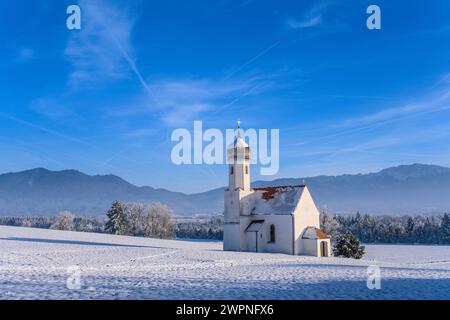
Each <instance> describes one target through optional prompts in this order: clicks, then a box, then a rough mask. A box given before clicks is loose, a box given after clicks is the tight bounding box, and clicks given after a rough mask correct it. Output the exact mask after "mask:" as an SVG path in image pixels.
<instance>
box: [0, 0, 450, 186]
mask: <svg viewBox="0 0 450 320" xmlns="http://www.w3.org/2000/svg"><path fill="white" fill-rule="evenodd" d="M70 4H78V5H80V7H81V10H82V29H81V31H69V30H68V29H67V28H66V25H65V20H66V17H67V16H66V13H65V11H66V8H67V6H68V5H70ZM370 4H377V5H379V6H380V8H381V12H382V29H381V30H375V31H370V30H368V29H367V28H366V19H367V16H368V15H367V14H366V8H367V7H368V5H370ZM0 12H1V13H0V15H1V16H0V17H1V18H0V21H1V23H2V28H0V39H1V43H2V50H1V52H0V59H1V61H2V62H1V64H0V85H1V88H2V89H1V90H0V101H1V107H0V154H1V155H2V156H1V157H0V172H10V171H19V170H25V169H30V168H34V167H45V168H48V169H52V170H61V169H77V170H80V171H83V172H85V173H88V174H106V173H112V174H116V175H119V176H121V177H123V178H124V179H126V180H128V181H129V182H131V183H134V184H137V185H150V186H154V187H163V188H167V189H170V190H177V191H183V192H188V193H192V192H198V191H204V190H208V189H210V188H213V187H218V186H221V185H224V184H225V183H226V181H227V180H226V170H225V166H224V165H212V166H206V165H182V166H176V165H174V164H173V163H172V162H171V160H170V151H171V149H172V147H173V146H174V143H173V142H171V141H170V135H171V133H172V131H173V130H174V129H175V128H181V127H185V128H188V129H192V126H193V121H194V120H203V121H204V126H205V127H206V128H219V129H221V130H224V129H225V128H231V127H233V126H234V124H235V122H236V119H237V118H240V119H241V121H242V126H243V127H244V128H249V127H250V128H279V129H280V171H279V173H278V174H277V175H276V176H270V177H267V176H263V177H261V176H259V175H258V170H253V173H254V174H253V180H256V179H274V178H279V177H301V176H314V175H320V174H327V175H328V174H331V175H335V174H342V173H360V172H362V173H364V172H371V171H376V170H379V169H382V168H385V167H388V166H393V165H399V164H409V163H416V162H420V163H432V164H439V165H444V166H450V143H449V141H450V2H449V1H447V0H436V1H433V2H429V1H379V0H377V1H356V0H353V1H332V0H329V1H284V2H283V3H280V1H251V0H245V1H237V0H233V1H225V0H222V1H206V0H205V1H170V0H169V1H167V0H166V1H106V0H104V1H94V0H89V1H87V0H84V1H75V0H73V1H62V0H52V1H33V2H31V1H25V0H17V1H5V0H3V1H0Z"/></svg>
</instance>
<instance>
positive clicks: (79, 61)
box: [65, 0, 145, 87]
mask: <svg viewBox="0 0 450 320" xmlns="http://www.w3.org/2000/svg"><path fill="white" fill-rule="evenodd" d="M79 4H80V7H81V8H82V12H83V25H82V29H81V30H80V31H73V32H71V36H70V39H69V41H68V43H67V47H66V49H65V54H66V57H67V59H68V60H69V61H70V62H71V64H72V71H71V73H70V75H69V82H70V85H71V86H75V87H77V86H80V85H81V84H83V83H85V82H92V81H107V80H117V79H123V78H127V77H129V76H130V73H131V72H134V73H135V74H136V75H137V76H138V79H139V81H141V82H142V81H143V80H142V79H143V78H142V76H141V74H140V72H139V71H138V69H137V67H136V64H135V62H134V59H133V58H132V55H133V52H134V49H133V45H132V43H131V32H132V29H133V26H134V23H135V20H136V18H135V15H133V14H132V13H131V10H130V9H129V8H128V9H126V8H125V7H124V5H123V4H122V5H121V7H120V8H119V7H118V6H115V5H114V4H112V3H111V2H108V3H106V2H104V1H101V0H95V1H93V0H89V1H87V0H81V1H79ZM143 85H145V82H144V83H143Z"/></svg>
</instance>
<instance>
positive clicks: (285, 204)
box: [252, 185, 305, 214]
mask: <svg viewBox="0 0 450 320" xmlns="http://www.w3.org/2000/svg"><path fill="white" fill-rule="evenodd" d="M304 189H305V185H297V186H275V187H263V188H253V190H254V191H255V197H256V200H255V206H254V209H253V211H252V214H293V213H294V211H295V208H296V207H297V204H298V202H299V201H300V198H301V196H302V194H303V190H304Z"/></svg>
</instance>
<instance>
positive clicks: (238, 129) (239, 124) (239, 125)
mask: <svg viewBox="0 0 450 320" xmlns="http://www.w3.org/2000/svg"><path fill="white" fill-rule="evenodd" d="M237 131H238V138H240V137H241V120H240V119H238V120H237Z"/></svg>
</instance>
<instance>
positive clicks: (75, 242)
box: [0, 237, 162, 249]
mask: <svg viewBox="0 0 450 320" xmlns="http://www.w3.org/2000/svg"><path fill="white" fill-rule="evenodd" d="M0 240H8V241H26V242H38V243H52V244H54V243H57V244H74V245H84V246H107V247H128V248H156V249H162V248H159V247H152V246H143V245H133V244H119V243H106V242H92V241H79V240H56V239H43V238H20V237H8V238H0Z"/></svg>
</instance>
